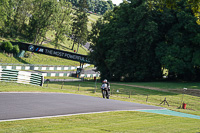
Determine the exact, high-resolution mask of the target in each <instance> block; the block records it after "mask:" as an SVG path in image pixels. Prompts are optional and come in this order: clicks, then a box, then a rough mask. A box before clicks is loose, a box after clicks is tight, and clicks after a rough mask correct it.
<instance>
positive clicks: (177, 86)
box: [127, 82, 200, 89]
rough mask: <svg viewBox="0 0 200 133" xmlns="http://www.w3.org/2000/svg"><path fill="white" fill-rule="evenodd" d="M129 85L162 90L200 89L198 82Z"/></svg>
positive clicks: (138, 83)
mask: <svg viewBox="0 0 200 133" xmlns="http://www.w3.org/2000/svg"><path fill="white" fill-rule="evenodd" d="M127 84H130V85H142V86H149V87H158V88H161V89H183V88H188V89H200V83H198V82H184V83H183V82H134V83H127Z"/></svg>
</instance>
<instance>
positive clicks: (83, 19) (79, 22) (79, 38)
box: [72, 0, 88, 52]
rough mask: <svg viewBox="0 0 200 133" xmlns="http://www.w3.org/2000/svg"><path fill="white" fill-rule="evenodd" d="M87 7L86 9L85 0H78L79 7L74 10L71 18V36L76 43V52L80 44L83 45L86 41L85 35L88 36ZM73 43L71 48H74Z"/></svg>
mask: <svg viewBox="0 0 200 133" xmlns="http://www.w3.org/2000/svg"><path fill="white" fill-rule="evenodd" d="M87 9H88V5H87V0H80V1H79V9H78V10H77V12H75V14H74V18H73V27H72V36H73V39H74V43H78V47H77V52H78V49H79V46H80V44H82V45H83V44H85V43H86V41H87V36H88V29H87V22H88V16H87ZM74 43H73V46H72V49H74Z"/></svg>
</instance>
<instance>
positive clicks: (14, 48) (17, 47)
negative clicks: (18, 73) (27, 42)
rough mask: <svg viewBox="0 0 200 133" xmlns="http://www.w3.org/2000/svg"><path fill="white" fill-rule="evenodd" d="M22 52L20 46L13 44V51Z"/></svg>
mask: <svg viewBox="0 0 200 133" xmlns="http://www.w3.org/2000/svg"><path fill="white" fill-rule="evenodd" d="M19 52H20V49H19V46H18V45H15V46H13V53H15V54H18V53H19Z"/></svg>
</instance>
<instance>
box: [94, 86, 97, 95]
mask: <svg viewBox="0 0 200 133" xmlns="http://www.w3.org/2000/svg"><path fill="white" fill-rule="evenodd" d="M96 89H97V85H96V86H95V88H94V93H96Z"/></svg>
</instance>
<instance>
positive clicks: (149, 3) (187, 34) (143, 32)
mask: <svg viewBox="0 0 200 133" xmlns="http://www.w3.org/2000/svg"><path fill="white" fill-rule="evenodd" d="M154 2H155V0H154V1H153V0H130V1H129V2H126V1H124V3H122V4H120V6H119V7H115V8H114V10H113V11H110V12H107V13H106V14H104V16H103V18H101V19H99V20H98V21H97V23H96V24H93V29H92V33H91V34H90V39H91V41H92V42H93V45H92V46H91V48H92V49H93V51H92V52H91V54H90V57H91V60H92V61H93V62H94V63H95V65H96V66H97V69H98V70H99V71H100V72H101V76H102V78H108V79H111V80H117V81H119V80H122V79H123V80H125V81H150V80H156V79H161V78H162V76H163V68H165V69H168V71H169V75H168V76H170V77H171V78H177V79H182V80H199V79H200V26H199V25H198V24H197V21H198V19H197V17H196V15H195V13H196V10H195V5H196V3H194V2H191V1H190V0H189V1H186V0H177V1H173V2H171V1H170V2H169V1H164V2H163V1H162V0H158V1H156V2H157V3H154ZM191 3H192V4H191Z"/></svg>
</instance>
